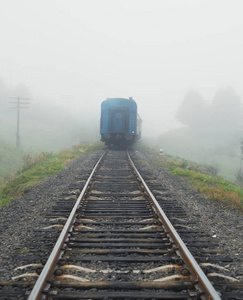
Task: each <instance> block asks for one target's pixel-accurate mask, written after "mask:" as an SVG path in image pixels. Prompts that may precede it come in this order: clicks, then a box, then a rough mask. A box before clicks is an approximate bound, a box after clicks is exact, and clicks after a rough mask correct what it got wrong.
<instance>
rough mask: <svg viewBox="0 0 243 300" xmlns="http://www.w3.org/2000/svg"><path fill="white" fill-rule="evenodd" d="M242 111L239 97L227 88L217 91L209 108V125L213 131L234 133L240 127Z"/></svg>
mask: <svg viewBox="0 0 243 300" xmlns="http://www.w3.org/2000/svg"><path fill="white" fill-rule="evenodd" d="M242 116H243V111H242V104H241V100H240V97H239V96H238V95H237V94H236V92H235V91H234V89H232V88H230V87H228V88H224V89H220V90H218V92H217V93H216V94H215V96H214V98H213V102H212V105H211V108H210V123H211V126H212V128H213V129H214V130H215V131H218V132H222V133H223V134H225V133H231V132H234V131H235V130H236V129H237V128H238V127H239V125H240V122H241V120H242Z"/></svg>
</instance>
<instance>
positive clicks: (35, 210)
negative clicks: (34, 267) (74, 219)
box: [0, 152, 243, 281]
mask: <svg viewBox="0 0 243 300" xmlns="http://www.w3.org/2000/svg"><path fill="white" fill-rule="evenodd" d="M100 154H101V152H96V153H90V154H87V155H84V156H82V157H80V158H77V159H74V160H72V161H71V162H70V163H69V164H68V165H67V166H66V169H64V170H62V171H60V172H59V173H58V174H56V175H54V176H51V177H49V178H47V179H45V180H44V181H43V182H42V183H40V184H37V185H36V186H34V187H33V188H32V189H31V190H30V191H29V192H27V193H25V194H24V195H23V196H22V197H21V198H18V199H16V200H14V201H12V202H11V203H10V204H9V205H7V206H5V207H3V208H1V209H0V219H1V222H0V249H1V252H0V281H6V280H10V279H11V277H12V276H13V269H14V268H16V267H18V265H16V260H14V257H13V249H18V248H19V249H22V248H23V247H24V245H25V244H26V242H29V241H31V240H32V239H33V237H34V231H33V227H35V228H38V227H40V228H41V226H42V225H43V216H44V215H45V213H46V212H47V211H48V209H49V207H51V206H53V205H54V204H55V202H56V201H57V199H60V197H61V196H62V193H63V192H64V191H67V190H68V188H69V186H70V185H71V184H72V182H73V178H74V177H75V176H77V174H78V173H80V172H82V174H84V173H87V175H88V174H89V173H90V172H91V170H92V168H93V166H94V165H95V163H96V162H97V160H98V158H99V157H100ZM133 156H134V158H135V159H136V158H137V159H136V160H135V164H136V162H137V166H138V169H139V170H140V171H141V173H143V172H144V171H145V172H149V173H151V174H152V175H153V176H154V177H155V178H156V180H157V181H158V182H159V183H161V186H162V187H163V189H165V190H166V191H168V193H169V194H170V195H171V197H173V198H175V199H177V201H178V202H179V203H180V205H181V206H182V207H183V208H184V209H185V210H186V211H188V218H190V220H192V221H193V222H197V223H198V224H199V226H200V227H201V228H203V229H204V230H205V231H208V232H209V233H210V235H211V236H212V238H213V239H215V240H216V241H217V242H218V243H219V245H220V247H221V248H222V249H223V250H224V252H225V254H226V255H227V256H230V257H231V258H232V259H233V262H232V263H229V265H228V266H227V267H228V268H229V269H230V276H232V277H234V278H236V279H238V280H242V278H243V267H242V262H243V230H242V229H243V222H242V215H239V214H238V213H237V212H236V211H234V210H233V209H230V208H227V207H224V206H220V205H217V204H215V203H213V202H212V201H210V200H208V199H206V198H205V197H203V195H201V194H199V193H198V192H197V191H196V190H195V189H193V187H192V186H190V185H188V184H187V183H186V182H185V180H184V179H183V178H180V177H178V176H174V175H171V174H169V172H168V171H167V170H166V169H164V168H162V167H158V166H155V165H154V164H153V162H152V160H151V159H150V157H149V156H148V155H144V154H142V153H141V152H136V153H135V154H134V155H133ZM143 162H146V163H143ZM192 208H194V209H192Z"/></svg>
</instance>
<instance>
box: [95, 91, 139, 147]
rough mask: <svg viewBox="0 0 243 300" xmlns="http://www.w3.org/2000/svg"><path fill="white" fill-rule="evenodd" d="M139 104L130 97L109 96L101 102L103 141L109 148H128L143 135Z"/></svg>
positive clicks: (101, 132)
mask: <svg viewBox="0 0 243 300" xmlns="http://www.w3.org/2000/svg"><path fill="white" fill-rule="evenodd" d="M141 123H142V121H141V119H140V117H139V115H138V113H137V104H136V102H135V101H134V100H133V99H132V98H131V97H130V98H129V99H125V98H108V99H106V100H105V101H103V102H102V104H101V120H100V134H101V141H102V142H105V144H106V145H108V146H109V148H112V147H116V148H126V147H128V146H131V145H132V144H134V142H135V141H137V140H138V139H139V138H140V137H141Z"/></svg>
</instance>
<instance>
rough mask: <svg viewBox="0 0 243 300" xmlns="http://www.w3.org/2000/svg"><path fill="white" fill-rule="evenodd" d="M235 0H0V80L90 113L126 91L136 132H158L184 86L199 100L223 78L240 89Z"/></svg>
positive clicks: (166, 125)
mask: <svg viewBox="0 0 243 300" xmlns="http://www.w3.org/2000/svg"><path fill="white" fill-rule="evenodd" d="M242 8H243V3H242V1H237V0H233V1H226V0H223V1H218V0H216V1H208V0H204V1H203V0H199V1H193V0H184V1H179V0H175V1H160V0H152V1H146V0H129V1H126V0H117V1H112V0H104V1H98V0H93V1H90V0H89V1H87V0H81V1H78V0H73V1H65V0H53V1H47V0H44V1H35V2H33V1H30V0H23V1H18V0H10V1H2V2H1V11H2V14H1V20H0V22H1V23H0V24H1V27H0V28H1V29H0V31H1V37H2V39H1V40H2V42H1V56H0V79H2V80H3V81H4V83H5V85H6V86H8V87H10V89H14V88H15V87H16V86H18V85H20V84H22V85H24V86H26V87H27V89H28V91H29V92H30V94H31V95H30V98H31V101H30V102H32V103H34V102H39V103H51V104H53V105H58V106H63V107H64V108H66V109H67V110H68V112H69V113H70V114H72V113H73V114H74V115H76V114H77V112H78V111H79V110H80V111H81V110H82V111H83V110H86V111H87V113H90V112H93V115H94V116H97V117H98V119H99V113H100V104H101V102H102V101H103V100H105V99H106V98H113V97H122V98H128V97H133V99H134V100H135V101H136V102H137V105H138V112H139V114H140V116H141V118H142V119H143V136H156V135H160V134H162V133H163V132H166V131H168V130H171V129H175V128H177V127H180V126H182V124H181V123H180V122H179V121H177V119H176V114H177V111H178V108H179V106H180V105H181V103H182V101H183V99H184V97H185V95H186V93H187V92H188V91H190V90H195V91H197V92H198V93H200V94H201V95H202V97H203V98H204V100H205V101H206V102H208V103H210V102H211V101H212V99H213V97H214V95H215V93H216V92H217V91H218V90H219V89H221V88H227V87H231V88H233V89H234V90H235V92H236V93H237V94H238V95H239V96H240V97H241V99H242V98H243V84H242V83H243V82H242V78H243V60H242V53H243V35H242V32H243V31H242V29H243V19H242V16H241V14H242ZM8 96H17V95H8ZM5 100H6V101H8V99H5ZM5 104H6V102H5ZM1 106H3V99H1ZM30 111H31V109H30ZM82 113H83V112H82ZM98 122H99V120H98Z"/></svg>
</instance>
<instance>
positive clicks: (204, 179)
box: [158, 158, 243, 212]
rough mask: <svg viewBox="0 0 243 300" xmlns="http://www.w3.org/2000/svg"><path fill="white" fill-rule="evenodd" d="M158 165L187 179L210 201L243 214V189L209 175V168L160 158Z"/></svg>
mask: <svg viewBox="0 0 243 300" xmlns="http://www.w3.org/2000/svg"><path fill="white" fill-rule="evenodd" d="M158 164H159V165H161V166H164V167H166V168H167V169H168V170H169V171H170V173H171V174H173V175H177V176H182V177H185V178H187V182H188V183H190V184H191V185H193V186H194V187H195V188H196V189H197V190H198V191H199V192H200V193H203V194H204V195H205V196H206V197H207V198H208V199H211V200H213V201H215V202H218V203H224V204H225V205H227V206H232V207H234V208H237V209H239V210H240V211H241V212H243V187H241V186H237V185H235V184H233V183H230V182H228V181H226V180H224V179H223V178H222V177H217V176H213V175H211V174H207V173H206V172H207V169H209V167H207V166H202V165H198V164H195V163H190V162H187V163H186V164H185V161H182V162H181V163H179V162H178V161H173V160H172V159H167V158H159V160H158ZM195 169H196V170H195Z"/></svg>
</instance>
